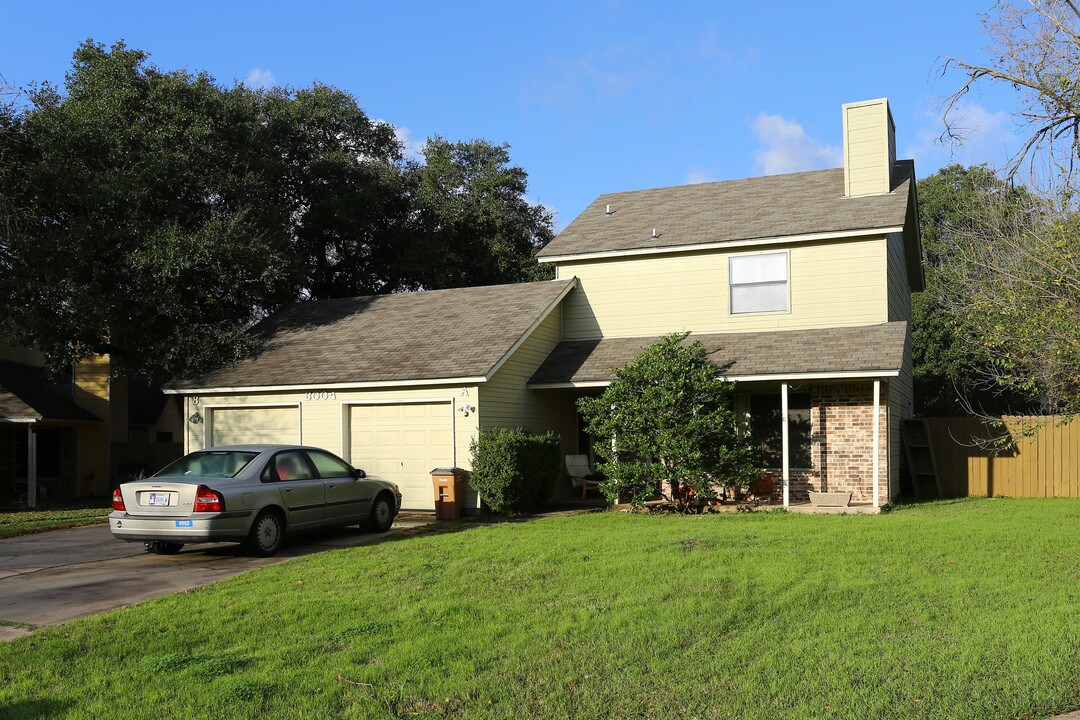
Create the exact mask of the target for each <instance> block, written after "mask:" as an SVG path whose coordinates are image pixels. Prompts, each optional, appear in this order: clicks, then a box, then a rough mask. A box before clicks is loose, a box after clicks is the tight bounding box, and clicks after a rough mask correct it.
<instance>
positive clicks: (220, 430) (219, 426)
mask: <svg viewBox="0 0 1080 720" xmlns="http://www.w3.org/2000/svg"><path fill="white" fill-rule="evenodd" d="M210 412H211V413H212V418H211V423H212V425H211V429H210V446H211V447H217V446H220V445H244V444H249V443H280V444H293V443H296V442H297V441H298V440H299V439H300V418H299V413H298V411H297V409H296V408H295V407H258V408H212V409H211V411H210Z"/></svg>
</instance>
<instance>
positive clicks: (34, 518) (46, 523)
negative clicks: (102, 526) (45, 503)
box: [0, 501, 112, 538]
mask: <svg viewBox="0 0 1080 720" xmlns="http://www.w3.org/2000/svg"><path fill="white" fill-rule="evenodd" d="M111 512H112V507H111V506H109V505H108V504H106V501H100V502H98V503H96V504H93V505H88V506H87V505H81V506H78V507H65V508H59V509H52V510H27V509H22V510H11V511H4V512H0V538H6V537H14V536H16V535H29V534H30V533H36V532H43V531H45V530H56V529H58V528H69V527H79V526H80V525H97V524H99V523H103V522H105V521H106V519H107V518H108V517H109V513H111Z"/></svg>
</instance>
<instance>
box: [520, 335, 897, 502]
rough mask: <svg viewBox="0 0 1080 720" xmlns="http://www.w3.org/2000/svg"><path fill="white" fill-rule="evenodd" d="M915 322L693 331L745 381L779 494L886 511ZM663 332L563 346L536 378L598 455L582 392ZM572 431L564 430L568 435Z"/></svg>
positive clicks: (746, 401)
mask: <svg viewBox="0 0 1080 720" xmlns="http://www.w3.org/2000/svg"><path fill="white" fill-rule="evenodd" d="M906 330H907V328H906V324H905V323H887V324H885V325H881V326H870V327H867V328H862V327H860V328H836V329H830V330H821V331H778V332H770V333H732V334H726V335H705V336H692V338H691V339H698V340H701V341H702V343H703V344H704V345H705V346H706V350H707V351H708V352H709V355H710V359H711V360H712V362H713V363H714V364H716V365H717V366H718V368H720V370H721V372H722V373H723V374H724V376H725V377H726V378H727V379H729V380H732V381H734V382H735V383H736V385H735V390H734V393H733V394H734V402H735V406H736V409H737V410H738V411H740V412H742V413H745V416H746V418H747V420H748V421H749V425H750V432H751V436H752V437H754V438H755V439H756V440H757V441H758V442H759V444H760V445H761V447H762V450H763V451H764V452H765V455H766V457H767V458H768V459H769V462H768V467H767V469H768V470H769V471H771V472H772V473H773V474H774V476H775V478H776V488H775V492H774V494H773V498H772V500H773V501H774V502H775V503H776V504H777V505H779V506H780V507H784V508H788V509H791V510H794V511H796V512H824V513H835V512H853V513H864V512H869V513H873V512H878V511H879V510H880V508H881V507H882V506H883V505H885V504H887V503H888V502H889V501H890V500H891V499H892V498H893V497H895V496H896V495H897V494H898V492H899V465H900V448H899V445H898V443H899V432H898V431H897V429H896V428H893V427H892V426H893V425H896V424H897V423H898V422H899V418H900V417H901V416H902V415H903V414H905V413H906V412H907V411H908V409H907V407H906V405H907V401H905V399H904V398H905V397H907V398H910V393H909V392H908V393H905V391H904V388H905V387H906V386H905V385H904V383H903V381H902V380H901V379H900V364H901V359H902V356H903V348H904V344H905V341H906ZM653 341H655V338H613V339H603V340H590V341H573V342H563V343H561V344H560V345H559V346H558V347H557V348H556V349H555V350H554V351H553V352H552V353H551V354H550V355H549V357H548V358H547V360H546V361H545V362H544V363H543V364H542V365H541V366H540V368H538V370H537V371H536V372H535V373H534V375H533V376H532V378H531V379H530V381H529V387H530V389H532V390H536V391H541V392H538V393H536V395H538V396H545V399H544V402H545V403H547V404H550V403H557V404H565V407H566V409H565V410H564V412H567V413H572V414H573V415H572V416H573V418H574V420H575V422H576V426H575V430H576V433H575V437H576V446H574V447H565V446H564V451H565V452H567V453H571V452H576V453H578V454H588V455H590V457H592V452H591V438H588V437H587V436H586V434H585V433H584V432H583V430H582V422H581V419H580V418H579V417H577V414H576V412H575V410H574V403H575V401H576V399H577V398H579V397H582V396H585V395H594V394H598V393H601V392H603V390H604V388H606V387H607V385H608V384H609V383H610V380H611V377H612V374H613V373H612V370H611V368H613V367H620V366H622V365H625V364H627V363H628V362H631V361H632V360H633V359H634V357H636V356H637V354H638V353H640V352H641V350H642V349H644V347H646V346H647V345H649V344H651V342H653ZM565 438H566V434H565V433H564V439H565ZM811 492H815V493H817V492H840V493H850V495H851V498H850V503H849V504H848V505H847V506H845V507H841V508H835V509H834V508H829V509H824V508H822V507H819V506H811V505H810V503H809V500H810V493H811Z"/></svg>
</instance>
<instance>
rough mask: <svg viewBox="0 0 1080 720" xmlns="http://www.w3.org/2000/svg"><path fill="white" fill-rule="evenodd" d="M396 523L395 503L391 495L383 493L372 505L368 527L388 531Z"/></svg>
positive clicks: (378, 530) (373, 529)
mask: <svg viewBox="0 0 1080 720" xmlns="http://www.w3.org/2000/svg"><path fill="white" fill-rule="evenodd" d="M393 524H394V503H393V501H392V500H391V499H390V496H389V495H387V494H386V493H383V494H382V495H380V496H379V497H377V498H375V504H374V505H372V506H371V517H369V518H368V523H367V526H368V529H369V530H371V531H372V532H386V531H387V530H389V529H390V526H391V525H393Z"/></svg>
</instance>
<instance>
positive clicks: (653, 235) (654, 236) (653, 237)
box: [649, 228, 660, 240]
mask: <svg viewBox="0 0 1080 720" xmlns="http://www.w3.org/2000/svg"><path fill="white" fill-rule="evenodd" d="M649 239H650V240H659V239H660V236H659V235H658V234H657V233H656V228H653V229H652V237H651V238H649Z"/></svg>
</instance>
